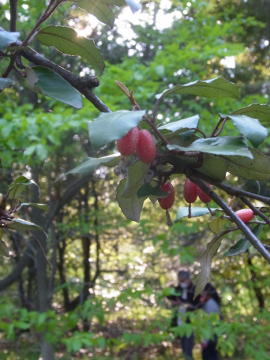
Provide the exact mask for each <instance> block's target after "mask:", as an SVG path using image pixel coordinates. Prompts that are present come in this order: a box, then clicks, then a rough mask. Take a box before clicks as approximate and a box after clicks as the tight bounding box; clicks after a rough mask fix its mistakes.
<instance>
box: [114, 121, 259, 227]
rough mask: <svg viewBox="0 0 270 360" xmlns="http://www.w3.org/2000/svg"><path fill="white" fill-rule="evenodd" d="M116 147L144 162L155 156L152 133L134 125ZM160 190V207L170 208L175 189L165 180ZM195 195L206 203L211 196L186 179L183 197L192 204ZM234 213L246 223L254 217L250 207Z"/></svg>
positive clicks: (123, 153)
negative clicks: (162, 193)
mask: <svg viewBox="0 0 270 360" xmlns="http://www.w3.org/2000/svg"><path fill="white" fill-rule="evenodd" d="M117 149H118V151H119V152H120V153H121V154H122V155H124V156H128V155H133V154H136V155H137V156H138V158H139V159H140V160H141V161H142V162H144V163H151V162H152V161H153V160H154V159H155V157H156V144H155V141H154V139H153V136H152V134H151V133H150V132H149V131H148V130H140V129H139V128H138V127H134V128H133V129H131V130H130V131H129V132H128V133H127V134H126V135H125V136H123V137H122V138H121V139H119V140H117ZM160 190H162V191H164V192H166V193H167V196H166V197H162V198H158V202H159V205H160V207H161V208H162V209H165V210H167V209H170V208H171V207H172V206H173V203H174V200H175V189H174V187H173V185H172V183H171V182H169V181H167V182H165V183H164V184H162V185H161V187H160ZM197 197H199V198H200V200H201V201H202V202H204V203H206V204H207V203H209V202H210V201H211V197H210V196H209V195H208V194H206V193H205V192H204V191H203V190H202V189H201V188H200V187H199V186H198V185H196V184H194V183H193V182H192V181H191V180H189V179H186V181H185V184H184V199H185V200H186V202H187V203H189V204H192V203H194V202H195V201H196V199H197ZM235 214H236V215H237V216H238V217H239V218H240V219H241V220H242V221H243V222H244V223H248V222H249V221H250V220H251V219H252V218H253V217H254V212H253V211H252V210H251V209H241V210H238V211H236V212H235Z"/></svg>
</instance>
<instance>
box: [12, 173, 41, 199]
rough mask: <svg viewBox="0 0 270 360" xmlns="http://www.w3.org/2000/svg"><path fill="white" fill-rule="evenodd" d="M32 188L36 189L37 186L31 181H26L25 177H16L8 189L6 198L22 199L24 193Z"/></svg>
mask: <svg viewBox="0 0 270 360" xmlns="http://www.w3.org/2000/svg"><path fill="white" fill-rule="evenodd" d="M32 186H34V187H35V188H36V189H38V185H37V184H36V183H35V182H34V181H33V180H31V179H28V178H27V177H25V176H19V177H17V178H16V179H15V180H14V181H13V182H12V183H11V184H10V185H9V188H8V198H9V199H10V200H12V199H17V200H19V199H22V198H23V197H24V193H25V191H26V190H27V189H29V187H32Z"/></svg>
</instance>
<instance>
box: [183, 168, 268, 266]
mask: <svg viewBox="0 0 270 360" xmlns="http://www.w3.org/2000/svg"><path fill="white" fill-rule="evenodd" d="M189 176H190V175H189ZM190 178H191V180H192V181H193V182H194V183H195V184H197V185H198V186H199V187H200V188H201V189H202V190H203V191H204V192H205V193H206V194H207V195H209V196H210V197H211V198H212V199H213V200H214V201H215V202H216V203H217V204H218V205H219V206H220V207H221V208H222V209H223V210H224V212H225V214H227V215H228V216H229V217H230V219H231V220H232V221H233V222H234V223H235V224H236V225H237V226H238V228H239V230H241V231H242V232H243V233H244V234H245V235H246V237H247V239H248V240H249V241H250V242H251V244H252V245H253V246H254V247H255V248H256V249H257V250H258V252H259V253H260V254H261V255H262V256H263V257H264V258H265V259H266V260H267V262H268V263H270V253H269V252H268V251H267V250H266V248H265V247H264V245H263V244H262V243H261V242H260V240H259V239H258V238H257V237H256V236H255V235H254V234H253V232H252V231H251V230H250V228H249V227H248V226H247V225H246V224H245V223H244V222H243V221H242V220H241V219H240V218H239V217H238V216H237V215H235V213H234V212H233V210H232V209H231V208H229V206H228V205H227V204H226V203H225V202H224V201H223V200H222V199H221V198H220V197H219V196H218V195H217V194H216V193H215V192H214V191H213V190H212V189H210V188H209V187H208V186H207V185H206V184H205V183H204V182H203V181H202V180H201V179H199V178H197V177H195V176H190Z"/></svg>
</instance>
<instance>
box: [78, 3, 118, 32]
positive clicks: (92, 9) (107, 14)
mask: <svg viewBox="0 0 270 360" xmlns="http://www.w3.org/2000/svg"><path fill="white" fill-rule="evenodd" d="M76 3H77V4H78V6H79V7H80V8H82V9H84V10H86V11H87V12H89V13H90V14H92V15H94V16H95V17H96V18H97V19H98V20H99V21H101V22H103V23H104V24H107V25H109V26H110V27H112V26H113V23H114V13H113V10H112V8H111V6H110V4H109V3H108V1H107V0H105V1H104V0H99V1H97V0H78V1H76Z"/></svg>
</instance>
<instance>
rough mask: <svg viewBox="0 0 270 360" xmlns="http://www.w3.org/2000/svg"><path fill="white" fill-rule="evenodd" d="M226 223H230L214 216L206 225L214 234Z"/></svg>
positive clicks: (221, 229) (222, 228)
mask: <svg viewBox="0 0 270 360" xmlns="http://www.w3.org/2000/svg"><path fill="white" fill-rule="evenodd" d="M227 224H230V222H229V220H227V219H222V218H220V217H216V218H215V219H214V220H212V221H210V222H209V224H208V227H209V229H210V230H211V231H212V232H213V233H214V234H219V233H220V232H221V231H223V230H224V228H225V226H226V225H227Z"/></svg>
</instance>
